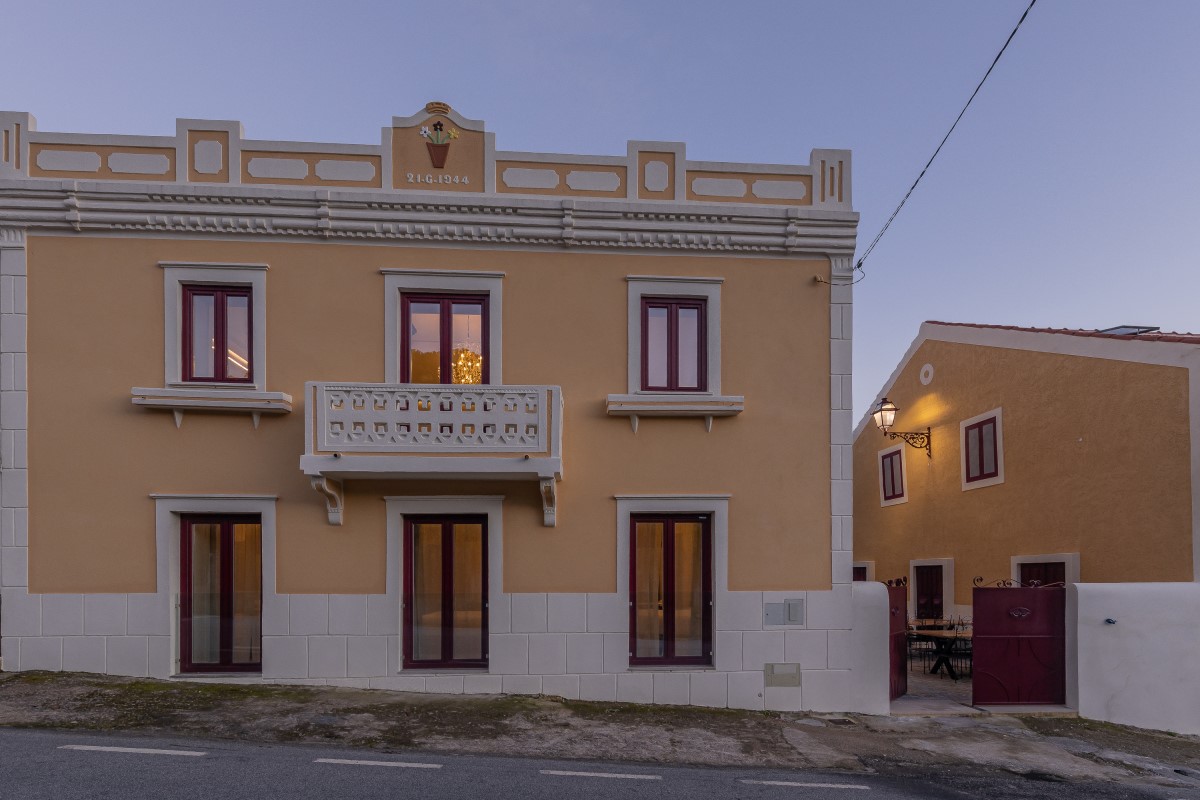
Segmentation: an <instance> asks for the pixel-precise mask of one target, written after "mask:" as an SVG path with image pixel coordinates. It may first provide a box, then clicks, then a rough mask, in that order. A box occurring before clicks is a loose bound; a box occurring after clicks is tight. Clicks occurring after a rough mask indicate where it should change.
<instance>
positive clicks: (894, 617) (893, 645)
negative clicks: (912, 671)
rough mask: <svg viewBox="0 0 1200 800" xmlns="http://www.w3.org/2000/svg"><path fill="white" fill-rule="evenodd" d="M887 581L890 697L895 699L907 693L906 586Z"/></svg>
mask: <svg viewBox="0 0 1200 800" xmlns="http://www.w3.org/2000/svg"><path fill="white" fill-rule="evenodd" d="M888 583H889V586H888V659H889V666H890V670H889V675H890V676H891V681H890V697H891V699H892V700H895V699H896V698H897V697H902V696H904V695H905V694H907V693H908V586H907V585H904V584H902V585H899V586H892V585H890V584H891V581H888Z"/></svg>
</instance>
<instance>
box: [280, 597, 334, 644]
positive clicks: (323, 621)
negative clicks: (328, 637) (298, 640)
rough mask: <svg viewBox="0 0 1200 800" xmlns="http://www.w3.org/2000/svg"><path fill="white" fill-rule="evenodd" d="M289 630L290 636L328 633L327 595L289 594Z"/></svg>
mask: <svg viewBox="0 0 1200 800" xmlns="http://www.w3.org/2000/svg"><path fill="white" fill-rule="evenodd" d="M290 599H291V603H290V605H291V608H290V623H289V632H290V633H291V635H292V636H314V635H319V634H327V633H329V595H327V594H294V595H291V598H290Z"/></svg>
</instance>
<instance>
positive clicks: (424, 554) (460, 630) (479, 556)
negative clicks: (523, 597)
mask: <svg viewBox="0 0 1200 800" xmlns="http://www.w3.org/2000/svg"><path fill="white" fill-rule="evenodd" d="M487 593H488V575H487V517H486V516H483V515H474V514H471V515H454V516H449V515H438V516H432V515H431V516H411V517H405V519H404V606H403V618H404V637H403V639H404V666H405V668H407V669H432V668H437V667H449V668H476V669H485V668H486V667H487V663H488V604H487V596H488V595H487Z"/></svg>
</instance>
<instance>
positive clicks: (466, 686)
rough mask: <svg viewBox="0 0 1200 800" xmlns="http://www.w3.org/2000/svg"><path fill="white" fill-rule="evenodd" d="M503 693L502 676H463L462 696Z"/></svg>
mask: <svg viewBox="0 0 1200 800" xmlns="http://www.w3.org/2000/svg"><path fill="white" fill-rule="evenodd" d="M502 691H504V676H502V675H483V674H480V675H464V676H463V693H464V694H500V692H502Z"/></svg>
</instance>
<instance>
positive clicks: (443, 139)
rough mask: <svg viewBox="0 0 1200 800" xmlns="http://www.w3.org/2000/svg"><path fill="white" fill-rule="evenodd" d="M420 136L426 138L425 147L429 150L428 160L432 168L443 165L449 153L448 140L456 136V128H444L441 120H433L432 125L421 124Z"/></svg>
mask: <svg viewBox="0 0 1200 800" xmlns="http://www.w3.org/2000/svg"><path fill="white" fill-rule="evenodd" d="M421 136H423V137H424V138H425V140H426V141H425V147H426V148H427V149H428V150H429V160H430V161H431V162H432V163H433V166H434V168H435V169H442V168H443V167H445V166H446V156H448V155H450V142H451V141H453V140H454V139H457V138H458V129H457V128H450V130H446V126H445V125H443V124H442V123H441V122H435V123H433V125H432V126H425V125H422V126H421Z"/></svg>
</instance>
